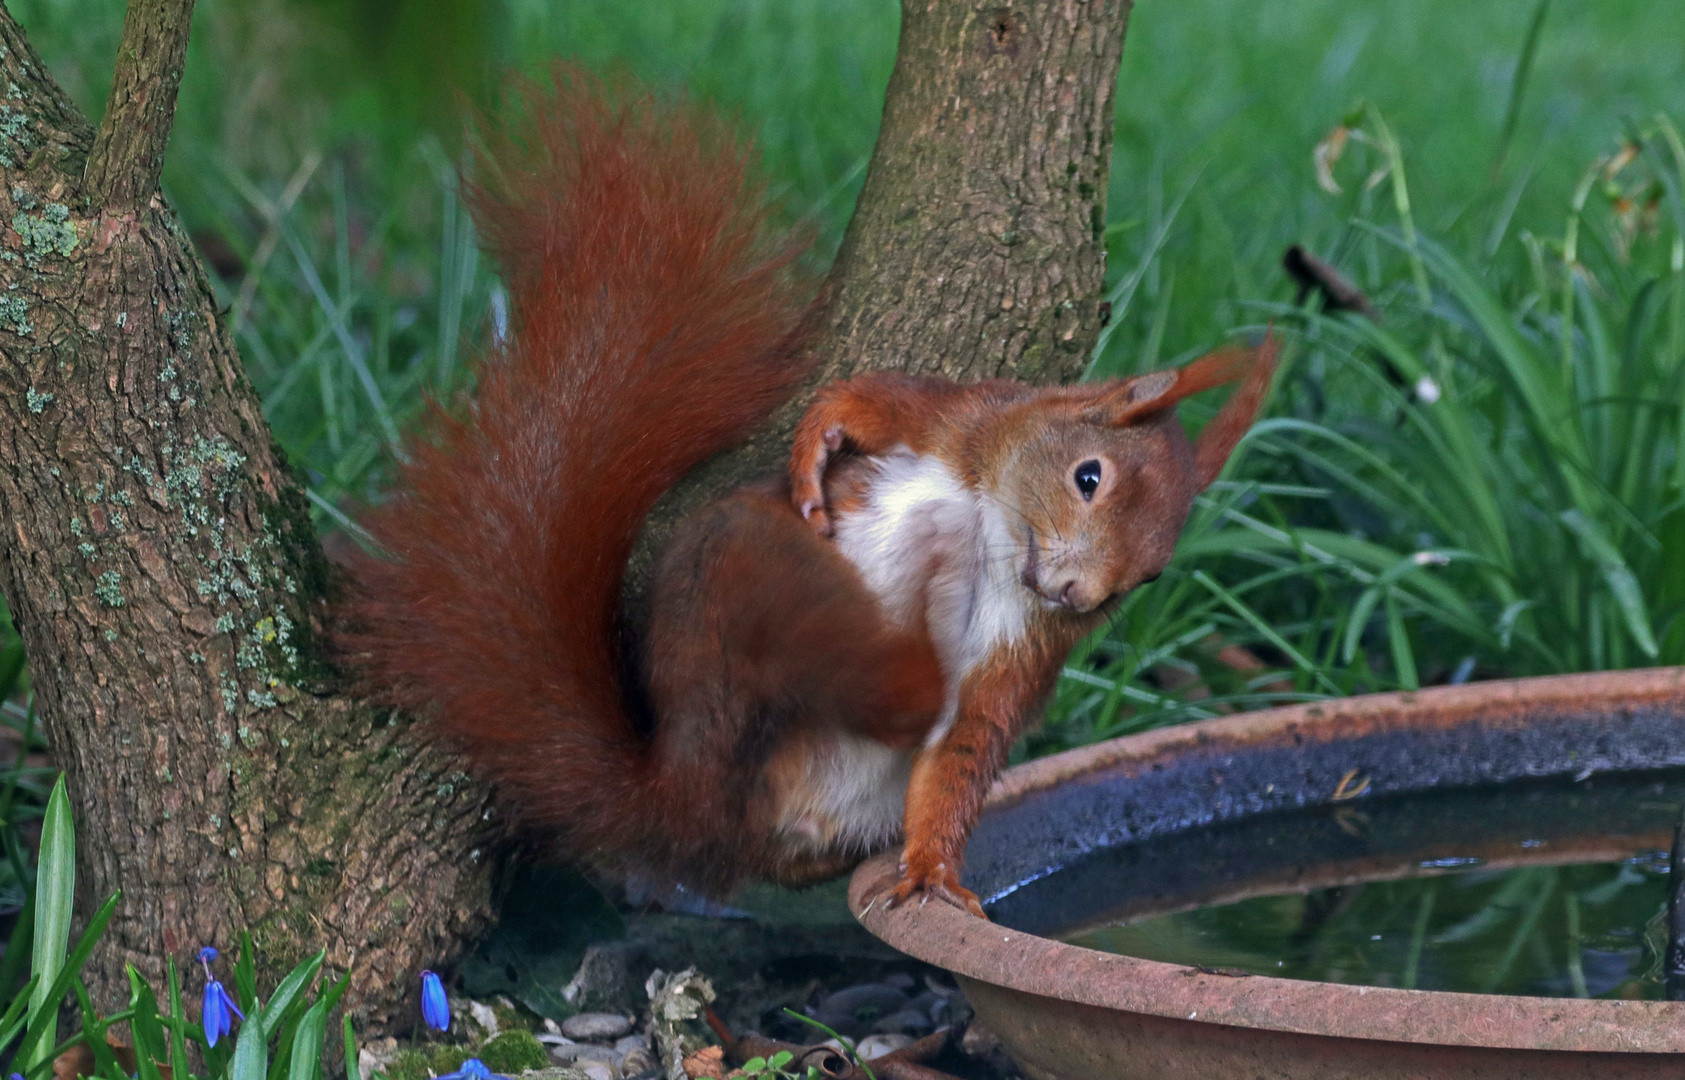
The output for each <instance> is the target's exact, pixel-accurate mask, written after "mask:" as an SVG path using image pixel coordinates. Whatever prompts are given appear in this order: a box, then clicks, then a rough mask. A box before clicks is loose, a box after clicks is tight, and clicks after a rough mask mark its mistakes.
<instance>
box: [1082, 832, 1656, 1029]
mask: <svg viewBox="0 0 1685 1080" xmlns="http://www.w3.org/2000/svg"><path fill="white" fill-rule="evenodd" d="M1517 846H1518V847H1522V846H1531V847H1537V846H1538V845H1537V842H1536V841H1523V842H1521V844H1518V845H1517ZM1518 854H1519V852H1518ZM1540 854H1541V855H1542V854H1544V853H1543V852H1540ZM1462 861H1463V862H1464V863H1465V864H1466V863H1468V862H1470V861H1474V860H1467V859H1465V860H1462ZM1429 862H1430V863H1431V864H1432V865H1429V866H1424V867H1422V868H1421V869H1423V870H1427V871H1430V872H1432V874H1431V876H1418V877H1407V878H1403V879H1400V880H1394V881H1373V882H1368V883H1364V884H1355V885H1344V886H1338V887H1334V888H1323V889H1314V890H1311V891H1309V892H1305V893H1294V894H1289V895H1276V896H1261V897H1254V898H1251V899H1246V900H1240V901H1237V902H1234V903H1225V904H1214V905H1211V906H1208V907H1201V908H1195V909H1193V910H1191V911H1182V912H1176V913H1173V914H1164V915H1152V916H1147V917H1144V918H1139V919H1133V920H1130V921H1128V922H1126V923H1123V924H1121V925H1115V926H1107V927H1103V928H1100V929H1095V930H1090V931H1088V932H1085V933H1082V934H1078V935H1076V936H1072V937H1070V938H1068V939H1067V940H1070V941H1071V942H1073V943H1074V944H1078V945H1084V946H1087V947H1088V948H1093V949H1102V950H1105V951H1107V952H1116V953H1123V954H1125V955H1128V956H1138V957H1142V958H1144V959H1149V960H1162V961H1166V962H1171V963H1179V964H1188V965H1192V966H1199V967H1206V968H1218V969H1234V970H1239V971H1246V972H1251V973H1253V974H1258V975H1278V976H1283V977H1286V978H1294V979H1315V980H1320V981H1324V982H1337V983H1356V984H1362V985H1367V986H1394V987H1403V988H1415V989H1422V990H1456V991H1467V992H1473V993H1498V994H1529V995H1538V996H1548V997H1610V998H1660V997H1662V996H1663V992H1662V981H1661V958H1662V954H1663V952H1664V951H1665V948H1666V906H1667V893H1668V875H1667V857H1666V853H1665V852H1655V853H1650V854H1645V855H1640V856H1637V857H1634V858H1632V859H1628V860H1626V861H1623V862H1617V863H1582V864H1578V865H1568V866H1522V867H1517V868H1512V869H1507V870H1484V869H1478V868H1473V869H1460V870H1455V871H1454V872H1449V873H1447V872H1446V871H1447V870H1451V869H1452V867H1450V866H1448V865H1446V861H1445V860H1429Z"/></svg>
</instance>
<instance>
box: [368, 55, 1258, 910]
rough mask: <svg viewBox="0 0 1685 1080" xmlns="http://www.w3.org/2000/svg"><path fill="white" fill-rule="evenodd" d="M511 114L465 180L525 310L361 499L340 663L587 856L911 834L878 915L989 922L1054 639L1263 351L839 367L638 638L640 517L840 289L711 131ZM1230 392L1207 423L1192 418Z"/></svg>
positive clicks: (1220, 425)
mask: <svg viewBox="0 0 1685 1080" xmlns="http://www.w3.org/2000/svg"><path fill="white" fill-rule="evenodd" d="M521 101H522V103H523V105H524V109H523V110H522V112H521V115H522V117H523V119H521V120H520V121H518V127H517V128H516V129H515V132H514V133H513V134H511V135H509V136H506V137H503V138H499V139H493V140H490V141H489V142H488V143H487V144H486V145H485V146H482V148H481V149H480V151H479V153H478V158H477V160H476V165H475V170H474V172H473V174H472V181H471V183H470V185H469V190H470V197H471V203H472V206H473V208H474V211H475V214H476V220H477V221H478V223H479V226H480V229H481V235H482V237H483V238H484V240H485V243H486V245H487V247H488V249H489V250H490V252H491V253H492V254H493V255H494V256H495V257H496V258H497V260H498V261H499V263H500V265H501V267H502V270H503V273H504V276H505V279H506V283H507V286H508V288H509V295H510V301H511V303H510V308H511V314H512V322H511V327H510V330H509V333H508V335H507V336H506V338H504V339H503V340H501V341H500V342H497V343H494V344H493V345H492V346H491V347H490V348H489V350H487V351H486V353H485V355H484V356H483V357H482V358H481V359H480V361H479V366H478V368H477V382H478V388H477V393H476V395H475V398H474V400H473V402H472V403H471V404H470V405H468V406H467V407H466V409H465V410H463V411H462V412H461V415H457V416H452V415H449V414H447V413H446V412H445V411H444V410H442V409H440V410H435V416H434V418H433V422H432V426H431V428H430V429H429V433H428V435H427V436H425V437H423V438H420V439H418V440H415V441H414V445H413V447H412V450H411V454H410V458H409V461H408V463H407V464H406V465H404V467H403V469H402V479H401V484H400V488H399V490H398V492H397V493H396V494H395V495H394V497H393V498H392V499H391V500H390V501H388V502H387V503H385V504H384V505H382V506H380V507H378V508H376V509H375V510H373V511H372V512H370V513H369V514H368V515H367V516H366V517H365V518H364V525H365V527H366V528H367V529H368V531H369V532H370V533H371V534H372V536H373V537H374V539H375V540H376V541H377V542H378V545H379V546H380V547H381V548H382V549H384V554H383V556H381V557H374V556H366V557H361V558H359V559H358V560H357V561H356V564H355V566H354V568H353V569H354V576H355V579H356V586H357V591H356V598H355V600H354V601H352V602H351V604H350V606H349V610H348V611H347V612H346V616H347V618H346V620H345V622H346V625H347V627H348V629H347V630H346V631H345V632H344V634H343V635H342V640H343V641H344V642H345V644H346V646H347V647H348V649H349V651H350V653H351V654H352V655H351V659H352V660H353V662H355V663H356V664H358V665H360V667H361V669H362V672H363V674H364V677H365V678H366V679H367V680H368V682H369V683H370V684H371V685H372V686H376V687H379V688H381V692H382V693H383V694H384V695H385V697H386V698H387V699H388V700H390V701H391V702H393V703H395V704H398V705H400V706H403V707H406V708H409V709H412V710H414V711H416V712H417V713H419V714H420V715H422V716H424V717H425V718H426V719H427V722H428V723H430V724H431V725H433V728H434V730H436V731H438V732H439V733H440V734H442V736H443V737H444V738H445V739H446V740H447V741H449V742H450V743H451V744H453V745H454V746H456V747H458V748H459V749H460V750H461V751H462V752H463V753H464V754H465V755H466V756H467V758H468V760H469V762H470V764H471V767H472V768H474V769H475V770H477V771H479V772H481V773H483V774H484V775H486V776H488V777H490V778H492V779H493V780H495V781H496V782H497V783H498V784H499V785H500V788H501V790H502V791H503V792H504V794H505V795H507V796H508V797H509V798H511V799H512V801H513V802H514V803H515V809H516V810H517V811H518V813H519V815H520V816H521V817H522V818H523V819H524V820H525V821H526V822H527V823H529V825H531V826H532V827H533V828H534V829H536V830H539V831H541V832H542V833H544V834H548V835H552V836H554V837H555V838H556V839H557V840H558V841H559V843H560V845H561V846H562V848H563V849H565V850H566V851H567V852H569V853H571V854H573V855H576V856H578V857H581V858H584V859H586V860H588V861H590V862H592V863H594V864H595V865H597V866H599V867H600V868H603V869H605V870H608V871H610V872H616V873H620V874H623V875H628V876H634V875H635V876H638V877H640V878H642V879H645V880H652V881H659V882H665V883H669V884H683V885H686V886H689V887H692V888H695V889H698V890H700V891H702V892H704V893H706V894H710V895H716V896H717V895H723V894H725V893H726V892H728V891H729V890H730V889H731V888H732V887H734V886H735V885H737V884H738V883H740V882H742V881H744V880H746V879H754V878H758V879H769V880H772V881H775V882H780V883H783V884H787V885H794V886H799V885H804V884H809V883H813V882H816V881H820V880H824V879H827V878H830V877H834V876H836V875H838V874H840V873H843V872H845V871H847V870H848V869H850V868H852V867H853V866H854V865H856V864H857V863H858V862H859V861H860V860H861V859H863V858H864V857H866V856H867V855H870V854H872V853H874V852H876V851H879V850H882V849H884V848H886V847H888V846H889V845H892V844H894V843H896V842H897V841H901V840H903V839H904V841H905V849H904V854H903V856H902V861H903V874H902V877H901V878H900V880H899V882H898V883H897V884H896V885H895V886H894V887H893V890H892V892H891V894H890V895H889V896H888V897H886V898H885V899H886V900H887V901H888V902H890V903H896V902H900V901H902V900H905V899H907V898H909V897H911V896H914V895H916V894H921V893H922V894H924V896H925V898H928V897H929V896H938V897H941V898H944V899H946V900H948V901H950V902H953V903H956V904H958V905H960V906H962V907H964V908H967V909H969V910H970V911H972V912H973V913H974V914H977V915H981V914H982V909H981V907H980V906H979V905H978V902H977V898H976V897H975V896H974V895H973V894H972V893H971V892H969V891H967V890H966V889H965V888H964V887H963V886H962V885H961V884H960V868H961V859H962V857H963V854H964V850H965V844H966V840H967V838H968V836H969V834H970V832H971V829H972V826H973V825H974V823H975V821H976V819H977V815H978V812H979V809H980V807H981V804H982V801H983V797H984V795H985V794H986V793H987V791H988V789H989V786H990V784H991V783H992V782H993V780H994V778H995V775H996V773H997V772H998V771H999V769H1000V768H1001V766H1002V764H1003V762H1004V761H1005V759H1006V755H1007V752H1008V750H1009V749H1010V748H1011V746H1012V744H1013V742H1014V740H1015V739H1017V737H1018V736H1019V735H1020V734H1021V733H1022V732H1023V730H1024V729H1025V727H1026V726H1027V725H1028V724H1029V723H1030V722H1031V720H1032V719H1033V717H1034V716H1035V714H1036V710H1037V707H1038V705H1039V703H1040V702H1041V700H1042V699H1043V698H1045V697H1046V696H1047V695H1048V693H1049V692H1050V691H1051V689H1052V687H1053V684H1054V681H1055V679H1056V677H1057V675H1058V672H1059V670H1060V666H1061V664H1062V662H1063V660H1064V657H1065V655H1066V653H1067V652H1068V651H1069V650H1070V648H1071V647H1072V646H1073V645H1074V644H1075V643H1076V642H1077V641H1078V640H1079V639H1080V638H1081V637H1083V635H1085V634H1087V633H1089V632H1090V631H1091V630H1093V629H1094V628H1095V627H1096V626H1097V625H1098V624H1099V623H1100V622H1101V621H1102V619H1103V618H1104V613H1105V611H1106V609H1107V605H1108V603H1109V602H1110V601H1113V600H1115V599H1116V598H1117V597H1119V596H1121V595H1123V594H1124V593H1126V592H1127V591H1129V590H1130V589H1132V588H1134V587H1135V586H1137V585H1139V584H1140V583H1142V582H1144V581H1148V580H1151V579H1152V578H1154V577H1155V576H1157V575H1158V573H1159V572H1160V571H1161V570H1163V569H1164V567H1165V565H1166V564H1167V563H1168V562H1169V561H1170V557H1171V554H1172V551H1173V549H1174V547H1175V544H1176V538H1177V534H1178V533H1179V531H1180V529H1181V527H1182V524H1183V521H1184V519H1185V518H1186V516H1187V514H1188V511H1189V508H1190V506H1191V504H1192V502H1193V498H1194V496H1195V494H1196V493H1197V492H1198V491H1199V490H1201V489H1202V488H1204V487H1205V486H1206V485H1207V484H1209V483H1210V482H1211V481H1212V480H1213V479H1214V478H1215V477H1216V476H1217V473H1218V471H1219V470H1220V469H1221V468H1222V466H1223V463H1224V461H1225V460H1226V459H1227V457H1228V455H1229V453H1230V451H1231V450H1232V449H1233V447H1234V446H1235V444H1236V443H1237V442H1238V440H1239V439H1240V437H1241V435H1242V434H1243V433H1244V432H1245V430H1246V429H1247V427H1248V426H1249V425H1250V423H1251V420H1252V417H1253V414H1254V413H1255V411H1256V410H1257V408H1258V405H1259V402H1260V400H1261V399H1262V397H1263V395H1264V393H1265V391H1266V390H1267V388H1268V385H1269V380H1270V374H1271V369H1272V364H1273V351H1274V347H1273V344H1272V343H1271V342H1270V341H1269V340H1267V339H1266V342H1265V344H1264V346H1263V347H1261V348H1259V349H1256V350H1252V349H1229V350H1224V351H1221V352H1218V353H1216V354H1213V355H1212V356H1208V357H1206V358H1204V359H1202V360H1199V361H1196V362H1194V363H1192V364H1190V365H1188V366H1187V367H1184V368H1181V369H1179V370H1174V371H1160V372H1154V373H1152V374H1148V375H1142V376H1139V377H1136V378H1132V379H1127V380H1122V381H1111V382H1101V383H1092V384H1085V385H1080V386H1064V387H1036V386H1028V385H1024V384H1020V383H1015V382H1009V381H1005V380H991V381H986V382H980V383H973V384H961V383H956V382H952V381H949V380H946V379H940V378H912V377H906V376H899V375H887V374H879V375H867V376H862V377H859V378H854V379H851V380H847V381H844V382H837V383H832V384H830V385H828V386H825V387H824V388H822V389H821V390H820V391H819V394H818V397H817V399H816V400H815V402H814V403H813V406H812V407H811V409H809V410H808V412H807V413H806V415H805V417H804V418H803V419H802V421H801V423H800V425H799V427H798V428H797V430H796V435H795V439H794V446H793V448H792V452H791V456H790V460H789V470H788V475H787V476H785V477H779V478H775V479H771V480H769V481H767V482H766V483H764V484H760V485H755V486H749V487H745V488H743V489H741V490H738V491H736V492H733V493H731V494H728V495H726V496H724V497H723V498H720V499H718V500H716V501H714V502H712V503H710V504H708V505H706V506H704V507H703V508H702V509H700V510H698V511H697V512H695V513H694V514H692V515H691V516H690V517H688V518H687V519H686V520H685V521H683V522H682V523H681V524H680V525H679V526H678V528H677V530H676V532H675V534H674V536H673V538H672V540H671V542H670V543H669V545H668V546H667V549H666V550H665V552H664V553H663V554H662V556H661V558H660V560H659V562H658V565H657V567H656V569H655V572H654V577H653V582H652V584H651V586H650V591H649V607H650V614H649V616H648V619H647V622H646V625H644V626H642V627H640V628H638V629H637V632H636V633H633V634H628V633H626V632H624V628H623V627H621V626H620V623H619V606H620V604H619V602H620V591H621V583H622V577H623V574H624V570H625V565H626V561H627V558H628V556H629V554H630V552H631V549H632V546H633V543H634V540H635V538H636V537H637V535H638V533H639V530H640V528H641V526H642V523H643V521H644V518H645V517H646V516H647V514H648V513H649V512H650V510H651V508H652V507H653V505H654V504H655V502H656V500H657V499H658V498H659V497H660V496H661V494H662V493H663V492H664V491H666V489H667V488H669V487H670V486H671V485H672V484H674V483H675V482H676V481H677V480H678V479H679V478H680V477H681V476H683V475H684V474H685V473H686V472H687V471H688V470H690V469H691V468H692V467H694V466H695V465H697V464H699V463H700V462H702V461H703V460H704V459H706V458H708V457H709V456H711V455H713V454H714V453H716V452H718V451H720V450H723V449H725V448H727V447H729V446H731V445H733V444H735V443H738V442H740V441H742V440H743V439H745V438H746V437H747V436H748V435H749V434H750V432H752V431H753V430H754V429H755V428H756V427H757V426H758V425H760V424H761V423H762V422H763V421H764V420H765V419H766V418H767V417H768V416H769V415H770V414H771V413H772V411H773V410H774V409H775V408H777V407H778V406H779V405H780V404H781V403H783V402H784V401H786V400H787V399H788V398H789V397H790V396H791V395H792V394H793V393H794V392H795V390H796V388H797V386H798V384H799V383H800V382H801V380H802V379H803V378H804V377H806V376H807V375H808V374H809V373H810V370H811V366H812V365H811V362H810V361H809V359H808V356H807V353H806V352H805V351H804V350H805V346H806V345H807V343H808V340H809V338H810V336H811V330H812V327H813V326H814V325H815V319H814V312H815V311H816V310H817V308H816V302H815V299H814V298H815V296H816V295H817V290H816V288H815V283H814V282H813V281H812V280H811V278H810V277H809V276H808V275H807V274H805V273H804V272H803V270H802V268H801V264H800V262H799V258H800V255H801V247H800V245H799V244H797V243H795V242H794V241H792V240H790V239H788V238H786V237H783V236H781V235H780V234H779V232H778V230H776V229H775V228H773V227H772V226H771V225H770V224H769V215H770V212H769V210H768V208H767V203H766V201H765V198H764V196H763V189H762V188H761V187H760V185H759V184H758V182H757V181H756V180H755V179H754V177H753V175H752V172H751V169H750V167H749V164H748V162H747V159H746V154H745V152H744V151H743V150H742V149H741V148H740V147H739V146H738V145H737V144H736V143H735V142H734V141H733V140H732V138H731V135H730V132H729V131H728V130H727V129H726V128H725V127H724V126H723V125H722V124H720V123H719V122H718V121H715V120H712V119H710V118H708V117H706V116H705V115H703V114H702V113H701V112H699V111H698V110H697V109H695V108H693V107H690V106H686V105H683V104H675V103H672V102H664V101H661V100H659V99H656V98H654V97H652V96H650V95H645V94H638V93H633V92H630V91H628V90H627V88H626V87H625V86H624V85H615V86H610V87H606V88H605V86H604V85H603V84H602V83H600V82H597V81H595V80H593V79H592V78H590V77H588V76H583V75H580V74H578V73H574V72H568V71H563V70H560V69H558V73H557V75H556V76H555V78H554V79H553V80H552V85H550V86H548V87H545V88H539V87H536V86H531V85H529V86H528V87H527V89H526V91H525V92H524V94H522V95H521ZM1237 379H1238V380H1241V383H1240V386H1239V388H1238V389H1237V390H1236V392H1235V393H1233V394H1232V395H1231V396H1230V399H1229V401H1228V402H1227V404H1225V405H1224V407H1223V408H1222V410H1221V411H1220V412H1219V413H1218V415H1217V417H1216V418H1215V419H1214V420H1212V421H1211V422H1210V423H1208V424H1207V425H1206V427H1205V429H1204V430H1203V431H1202V432H1201V434H1200V437H1199V440H1198V441H1197V442H1196V443H1190V442H1189V440H1188V438H1187V437H1186V436H1185V435H1184V434H1183V432H1182V429H1181V427H1180V425H1179V423H1178V422H1177V420H1176V418H1175V415H1174V409H1173V406H1174V405H1175V403H1176V402H1177V401H1178V400H1180V399H1181V398H1183V397H1186V396H1187V395H1189V394H1192V393H1195V392H1197V391H1200V390H1204V389H1207V388H1209V387H1212V386H1215V385H1218V384H1219V383H1223V382H1228V381H1232V380H1237Z"/></svg>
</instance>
